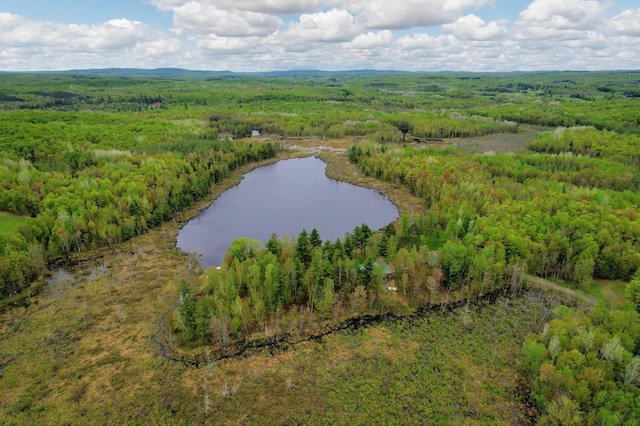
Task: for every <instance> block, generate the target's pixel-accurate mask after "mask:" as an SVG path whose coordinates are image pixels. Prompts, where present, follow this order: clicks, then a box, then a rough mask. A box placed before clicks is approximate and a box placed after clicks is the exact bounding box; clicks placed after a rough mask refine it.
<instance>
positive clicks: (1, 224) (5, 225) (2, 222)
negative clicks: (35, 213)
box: [0, 212, 27, 235]
mask: <svg viewBox="0 0 640 426" xmlns="http://www.w3.org/2000/svg"><path fill="white" fill-rule="evenodd" d="M26 219H27V218H26V217H24V216H16V215H14V214H11V213H7V212H0V235H10V234H15V233H16V232H18V226H19V225H20V224H21V223H22V222H24V221H25V220H26Z"/></svg>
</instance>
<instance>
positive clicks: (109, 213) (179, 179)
mask: <svg viewBox="0 0 640 426" xmlns="http://www.w3.org/2000/svg"><path fill="white" fill-rule="evenodd" d="M45 145H46V144H45ZM181 146H182V148H180V147H181ZM12 147H13V145H9V148H8V150H9V152H10V153H12V154H13V155H15V151H14V149H13V148H12ZM45 149H51V148H50V147H48V148H45ZM145 151H146V150H145ZM150 151H153V155H151V154H147V153H138V152H135V151H134V152H132V151H129V150H115V149H111V150H107V149H98V148H92V147H91V146H87V145H77V146H73V145H71V144H69V145H67V147H66V149H62V150H61V151H59V152H57V153H56V152H50V153H49V154H46V155H47V158H48V160H47V161H48V162H44V163H43V162H42V161H38V160H40V159H41V158H42V157H41V156H40V155H36V156H35V157H34V158H35V160H36V161H37V162H36V163H32V162H31V161H28V160H25V159H24V158H20V159H19V160H17V161H16V160H12V159H10V158H7V157H5V159H4V160H3V162H2V163H1V164H0V182H2V186H3V190H2V193H1V194H0V209H2V210H5V211H9V212H13V213H15V214H21V215H29V216H31V217H32V219H29V220H27V221H24V222H23V223H22V224H21V225H20V226H19V232H18V234H14V235H10V236H6V237H3V239H2V241H1V244H0V295H2V296H4V295H7V294H10V293H13V292H16V291H20V290H21V289H22V288H23V287H24V286H25V285H27V284H29V283H30V282H31V281H32V280H33V279H34V278H35V277H37V276H38V274H39V273H41V272H42V270H43V267H44V265H45V264H46V262H47V261H51V260H53V259H57V258H60V257H62V256H67V255H69V254H70V253H71V252H79V251H85V250H87V249H91V248H96V247H99V246H103V245H113V244H116V243H118V242H120V241H124V240H127V239H130V238H132V237H134V236H136V235H140V234H143V233H146V232H147V231H148V229H149V228H150V227H153V226H156V225H158V224H160V223H161V222H163V221H165V220H167V219H170V218H172V217H173V216H174V215H175V214H176V213H177V212H178V211H180V210H182V209H184V208H185V207H187V206H189V205H190V204H191V203H192V202H193V201H194V200H196V199H198V198H200V197H202V196H203V195H205V194H206V193H207V192H208V191H209V189H210V187H211V185H212V184H215V183H218V182H220V180H221V179H223V178H224V177H225V176H226V175H227V173H228V172H229V171H230V170H233V169H235V168H237V167H238V166H240V165H243V164H246V163H248V162H252V161H259V160H263V159H266V158H271V157H273V156H274V155H275V154H276V152H277V147H276V146H275V145H274V144H272V143H264V144H253V145H252V144H245V143H229V142H228V141H227V142H225V141H222V142H221V141H218V138H217V135H216V136H215V138H213V140H211V139H208V138H207V137H200V138H195V137H191V138H187V139H184V140H182V141H181V140H176V141H174V142H171V143H169V142H167V143H165V144H157V145H155V147H154V148H153V149H151V150H150ZM43 155H44V154H43ZM52 163H55V164H56V165H57V166H56V167H55V168H54V169H55V170H49V169H50V167H47V165H46V164H49V165H50V164H52ZM38 165H39V167H38Z"/></svg>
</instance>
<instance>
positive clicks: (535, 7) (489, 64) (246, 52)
mask: <svg viewBox="0 0 640 426" xmlns="http://www.w3.org/2000/svg"><path fill="white" fill-rule="evenodd" d="M161 67H175V68H186V69H192V70H214V71H222V70H230V71H282V70H302V69H316V70H327V71H340V70H363V69H369V70H402V71H538V70H611V69H614V70H620V69H623V70H632V69H633V70H637V69H640V0H602V1H595V0H109V1H97V0H0V71H50V70H69V69H91V68H161Z"/></svg>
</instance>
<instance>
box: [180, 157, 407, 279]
mask: <svg viewBox="0 0 640 426" xmlns="http://www.w3.org/2000/svg"><path fill="white" fill-rule="evenodd" d="M325 166H326V165H325V163H324V162H323V161H322V160H320V159H318V158H315V157H308V158H297V159H292V160H284V161H279V162H277V163H275V164H270V165H267V166H263V167H259V168H257V169H255V170H253V171H251V172H249V173H247V174H246V175H245V177H244V179H243V180H242V182H240V184H239V185H237V186H235V187H233V188H231V189H229V190H227V191H225V192H223V193H222V194H221V195H220V196H219V197H218V198H217V199H216V200H215V201H214V202H213V204H211V206H210V207H209V208H207V209H205V210H203V211H202V212H201V213H200V214H199V215H198V216H197V217H196V218H194V219H193V220H191V221H190V222H189V223H187V225H186V226H185V227H184V228H182V229H181V230H180V232H179V233H178V243H177V245H178V247H179V248H180V249H182V251H185V252H193V251H195V252H196V253H199V254H200V255H202V261H203V262H202V263H203V265H204V266H205V267H209V266H215V265H220V264H221V263H222V261H223V260H224V255H225V253H226V251H227V248H228V247H229V245H230V244H231V241H233V240H235V239H236V238H240V237H249V238H253V239H255V240H258V241H262V242H263V243H265V242H266V241H267V240H268V239H269V237H270V236H271V234H272V233H274V232H275V233H276V234H278V236H287V237H292V236H297V235H298V234H299V233H300V231H302V230H303V229H306V230H307V231H311V229H313V228H316V229H317V230H318V231H319V232H320V236H321V237H322V239H323V240H335V239H337V238H341V237H343V236H344V234H345V233H346V232H348V231H351V230H353V228H355V227H356V226H358V225H360V224H362V223H366V224H367V225H369V227H370V228H371V229H379V228H381V227H383V226H385V225H387V224H388V223H390V222H392V221H393V220H395V219H396V218H397V217H398V209H397V208H396V207H395V206H394V205H393V204H392V203H391V202H390V201H389V199H388V198H387V197H385V196H384V195H381V194H380V193H379V192H377V191H375V190H372V189H367V188H362V187H359V186H355V185H351V184H348V183H344V182H339V181H336V180H332V179H329V178H327V177H326V176H325V174H324V169H325Z"/></svg>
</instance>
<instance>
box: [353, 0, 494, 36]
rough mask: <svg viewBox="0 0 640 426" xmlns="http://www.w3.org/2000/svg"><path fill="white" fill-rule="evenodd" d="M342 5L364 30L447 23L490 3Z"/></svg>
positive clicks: (367, 0)
mask: <svg viewBox="0 0 640 426" xmlns="http://www.w3.org/2000/svg"><path fill="white" fill-rule="evenodd" d="M342 3H343V6H344V7H345V8H347V9H348V10H350V11H352V12H354V13H355V14H356V16H357V18H358V20H359V21H360V22H362V24H363V25H364V26H365V27H366V28H375V29H403V28H412V27H427V26H432V25H439V24H444V23H447V22H451V21H453V20H455V19H456V18H458V17H459V16H460V15H461V14H462V13H463V11H464V10H467V9H469V8H480V7H484V6H487V5H489V4H493V3H494V0H431V1H429V2H425V1H424V0H404V1H388V0H350V1H343V2H342Z"/></svg>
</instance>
